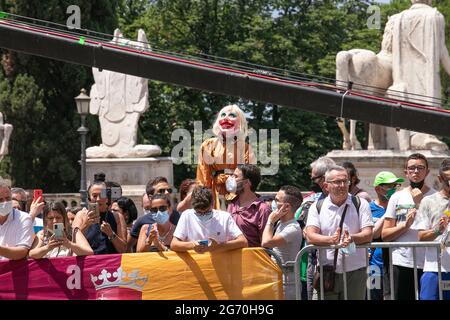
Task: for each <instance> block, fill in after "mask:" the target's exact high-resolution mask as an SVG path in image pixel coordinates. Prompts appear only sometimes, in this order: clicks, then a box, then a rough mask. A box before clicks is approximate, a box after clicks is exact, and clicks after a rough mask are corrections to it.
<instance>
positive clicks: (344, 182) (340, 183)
mask: <svg viewBox="0 0 450 320" xmlns="http://www.w3.org/2000/svg"><path fill="white" fill-rule="evenodd" d="M327 182H328V183H331V184H333V185H335V186H349V185H350V183H351V182H350V181H349V180H333V181H327Z"/></svg>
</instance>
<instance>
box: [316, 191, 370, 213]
mask: <svg viewBox="0 0 450 320" xmlns="http://www.w3.org/2000/svg"><path fill="white" fill-rule="evenodd" d="M324 201H325V198H322V199H320V200H318V201H317V203H316V209H317V214H320V210H321V209H322V205H323V202H324ZM352 202H353V205H354V206H355V208H356V212H357V213H358V217H359V207H361V199H360V198H359V197H357V196H353V195H352Z"/></svg>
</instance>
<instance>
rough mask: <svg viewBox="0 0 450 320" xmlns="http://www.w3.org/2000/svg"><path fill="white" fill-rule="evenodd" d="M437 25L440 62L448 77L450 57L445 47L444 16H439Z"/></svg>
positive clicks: (449, 73)
mask: <svg viewBox="0 0 450 320" xmlns="http://www.w3.org/2000/svg"><path fill="white" fill-rule="evenodd" d="M438 19H439V20H438V23H439V30H440V32H441V34H440V39H439V40H440V42H441V50H440V54H441V55H440V60H441V63H442V66H443V67H444V70H445V71H446V72H447V74H448V75H450V57H449V55H448V49H447V46H446V45H445V20H444V16H442V15H439V18H438Z"/></svg>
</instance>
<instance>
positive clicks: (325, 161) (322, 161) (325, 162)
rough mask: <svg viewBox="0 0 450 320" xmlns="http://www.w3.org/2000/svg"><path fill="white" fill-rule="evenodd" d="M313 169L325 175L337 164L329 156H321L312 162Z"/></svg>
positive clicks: (318, 173) (319, 174)
mask: <svg viewBox="0 0 450 320" xmlns="http://www.w3.org/2000/svg"><path fill="white" fill-rule="evenodd" d="M310 166H311V169H312V170H315V171H316V174H317V175H318V176H323V175H325V173H326V172H327V171H328V170H329V169H330V168H331V167H333V166H336V162H334V160H333V159H331V158H328V157H320V158H319V159H317V160H315V161H314V162H313V163H311V165H310Z"/></svg>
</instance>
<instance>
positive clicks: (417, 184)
mask: <svg viewBox="0 0 450 320" xmlns="http://www.w3.org/2000/svg"><path fill="white" fill-rule="evenodd" d="M409 184H410V186H411V188H413V189H414V188H417V189H419V190H421V189H422V187H423V185H424V184H425V180H422V181H420V182H412V181H410V182H409Z"/></svg>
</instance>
